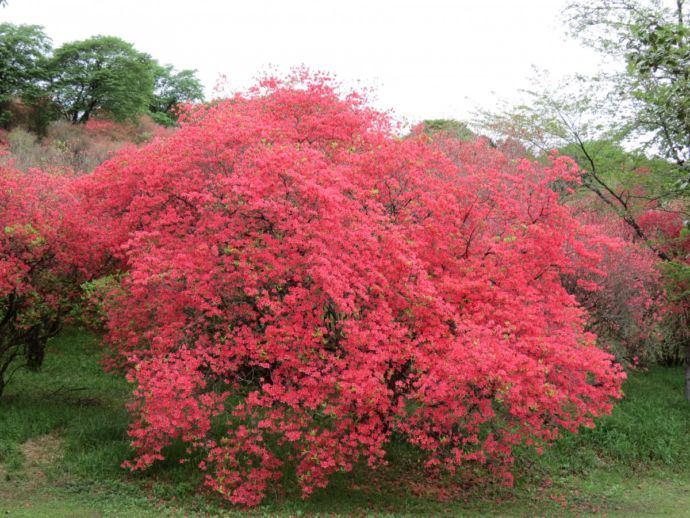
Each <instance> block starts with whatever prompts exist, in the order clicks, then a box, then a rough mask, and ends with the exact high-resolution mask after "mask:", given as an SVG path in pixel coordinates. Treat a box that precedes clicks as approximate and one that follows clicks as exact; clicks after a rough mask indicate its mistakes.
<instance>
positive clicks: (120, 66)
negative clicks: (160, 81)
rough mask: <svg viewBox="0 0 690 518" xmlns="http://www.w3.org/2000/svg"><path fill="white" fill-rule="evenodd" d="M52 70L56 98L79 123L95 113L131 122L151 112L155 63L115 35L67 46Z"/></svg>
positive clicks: (57, 54)
mask: <svg viewBox="0 0 690 518" xmlns="http://www.w3.org/2000/svg"><path fill="white" fill-rule="evenodd" d="M49 69H50V73H51V91H52V93H53V97H54V100H55V101H56V102H57V104H58V105H59V106H60V107H61V110H62V113H63V115H64V116H65V118H67V119H68V120H70V121H72V122H73V123H75V124H76V123H80V122H86V121H87V120H89V118H90V117H91V116H92V115H93V114H94V113H96V112H99V113H103V114H106V115H107V116H108V117H110V118H112V119H115V120H125V119H131V118H133V117H135V116H136V115H138V114H140V113H145V112H146V111H147V108H148V105H149V101H150V99H151V97H152V95H153V82H154V69H155V62H154V61H153V60H152V59H151V57H150V56H148V55H147V54H144V53H142V52H139V51H137V50H136V49H135V48H134V47H133V46H132V44H130V43H127V42H126V41H123V40H121V39H120V38H116V37H113V36H95V37H93V38H89V39H87V40H83V41H76V42H72V43H66V44H65V45H63V46H62V47H60V48H58V49H57V50H56V51H55V53H54V55H53V57H52V59H51V60H50V63H49Z"/></svg>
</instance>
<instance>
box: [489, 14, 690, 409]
mask: <svg viewBox="0 0 690 518" xmlns="http://www.w3.org/2000/svg"><path fill="white" fill-rule="evenodd" d="M684 3H685V2H684V0H678V1H676V2H675V3H674V5H673V6H671V5H663V4H662V3H661V2H657V1H640V0H599V1H596V2H574V3H572V4H571V5H570V6H569V8H568V10H567V11H566V13H567V16H568V20H569V23H570V25H571V29H572V30H573V32H574V33H575V34H577V36H578V37H580V38H581V39H582V40H583V41H584V42H585V43H587V44H589V45H591V46H593V47H594V48H596V49H598V50H601V51H602V52H604V53H605V54H606V56H607V57H608V59H609V60H610V63H609V66H608V68H609V69H613V70H615V68H616V64H618V66H619V70H618V71H615V72H607V73H603V74H599V75H598V76H596V77H594V78H583V77H577V78H575V79H576V80H577V81H572V80H571V88H570V89H569V88H568V87H567V86H563V85H558V86H556V87H554V86H553V85H552V86H551V87H547V88H544V89H543V90H538V91H533V92H528V94H529V102H528V103H526V104H523V105H520V106H516V107H509V108H508V109H506V110H504V111H503V112H502V113H499V114H493V113H484V114H482V116H481V117H480V120H479V125H481V126H483V127H485V128H488V129H489V130H493V131H495V132H496V133H498V134H502V135H504V136H509V137H511V138H518V139H521V141H522V142H524V143H525V144H527V145H528V146H529V147H530V148H531V149H532V150H533V151H535V152H536V153H539V152H541V153H544V152H546V151H547V150H548V149H551V148H558V149H561V150H562V151H564V152H567V153H568V154H570V155H572V156H573V157H575V158H576V159H577V160H578V162H579V163H580V165H581V166H582V167H583V168H584V169H585V171H586V173H585V175H584V176H583V186H584V187H585V188H586V189H588V190H589V191H590V192H591V193H593V194H594V195H595V196H596V197H597V199H598V200H599V201H600V202H601V203H602V205H603V206H604V207H605V208H606V209H603V210H607V211H608V212H610V213H613V214H615V215H616V216H617V217H619V218H620V219H621V220H622V221H624V222H625V223H626V224H627V225H628V226H629V228H630V229H631V230H632V231H633V234H632V236H631V238H632V239H633V240H640V241H643V242H644V243H646V245H647V246H648V247H649V248H650V249H651V250H653V251H654V253H655V254H656V255H657V256H658V258H659V259H660V260H661V261H662V263H663V265H664V268H665V270H667V271H668V272H672V274H669V275H667V281H668V286H669V298H670V301H671V303H672V305H673V313H674V314H675V315H680V317H679V318H677V319H675V322H676V324H674V325H676V327H677V326H678V325H680V326H683V325H684V324H683V322H687V321H688V316H689V315H690V303H689V300H688V291H687V285H688V283H689V282H690V275H688V272H689V271H690V268H688V262H689V259H690V255H688V250H687V249H686V242H687V239H686V237H684V235H685V234H684V233H687V231H688V230H687V225H688V224H687V222H688V220H690V213H689V209H688V199H687V195H688V193H689V192H688V178H689V176H688V175H689V173H690V170H689V169H688V157H689V156H690V117H689V114H690V111H689V110H690V82H689V81H688V77H690V60H689V59H688V57H690V39H689V33H688V27H687V24H686V20H685V14H684ZM572 86H575V87H576V88H575V89H573V88H572ZM629 150H634V151H632V152H630V151H629ZM652 158H653V159H654V160H652ZM645 161H646V162H647V163H646V164H643V162H645ZM684 227H685V228H684ZM671 335H673V336H681V337H682V336H684V337H685V338H683V340H681V341H683V342H684V347H685V351H686V353H685V354H686V366H687V367H686V392H687V397H688V399H689V400H690V341H689V338H690V337H688V336H687V333H677V332H676V331H674V330H670V331H669V336H671Z"/></svg>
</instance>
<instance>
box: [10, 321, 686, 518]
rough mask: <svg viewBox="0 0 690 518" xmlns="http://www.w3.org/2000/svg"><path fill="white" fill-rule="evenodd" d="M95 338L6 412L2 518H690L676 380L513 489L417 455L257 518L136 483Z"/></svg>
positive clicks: (15, 398)
mask: <svg viewBox="0 0 690 518" xmlns="http://www.w3.org/2000/svg"><path fill="white" fill-rule="evenodd" d="M97 358H98V346H97V344H96V343H95V341H94V340H93V338H91V337H90V336H89V335H88V334H85V333H83V332H80V331H74V330H72V331H68V332H65V333H64V334H63V335H62V336H61V337H59V338H58V339H56V340H55V341H54V342H53V343H52V344H51V346H50V350H49V351H48V354H47V356H46V363H45V366H44V368H43V370H42V371H41V372H40V373H38V374H34V373H28V372H21V373H20V374H18V375H17V377H16V378H15V379H14V380H13V381H12V383H11V384H10V386H9V387H8V389H7V391H6V394H5V395H4V396H3V399H2V400H0V516H41V517H43V516H46V517H51V516H56V517H57V516H60V517H63V516H70V517H91V516H94V517H96V516H123V517H125V516H127V517H131V516H143V517H145V516H218V515H223V516H233V515H238V516H239V515H242V516H246V515H247V514H249V515H254V516H316V515H320V516H332V515H346V516H348V515H350V516H404V515H417V516H419V515H422V516H431V515H435V516H626V517H627V516H644V517H646V516H671V517H686V516H687V517H690V406H689V405H688V404H687V403H686V402H685V400H684V399H683V385H682V384H683V378H682V373H681V371H680V369H661V368H658V369H653V370H651V371H649V372H646V373H636V374H634V375H632V377H631V378H630V379H629V380H628V381H627V382H626V385H625V392H626V398H625V400H623V401H622V402H621V403H620V404H619V405H618V406H617V407H616V410H615V411H614V413H613V415H611V416H610V417H607V418H605V419H602V420H600V421H599V422H598V423H597V428H595V429H593V430H583V431H582V433H581V434H579V435H574V436H569V437H565V438H563V439H561V440H560V441H559V442H558V443H557V444H556V445H555V446H554V447H553V448H551V449H549V450H547V451H546V452H545V453H544V455H542V456H541V457H535V456H534V455H533V454H524V455H521V456H520V457H519V459H518V461H517V465H516V469H515V475H516V486H515V487H514V488H510V489H506V488H499V487H493V486H492V487H488V488H487V487H469V488H458V487H457V486H455V485H452V484H449V483H448V482H447V481H446V482H443V481H430V480H428V478H427V477H425V475H424V474H423V473H422V472H421V471H420V470H419V460H418V459H417V456H416V455H415V454H414V452H413V451H412V450H410V449H408V448H405V447H403V446H402V445H395V444H394V445H392V446H391V448H390V452H389V453H390V460H391V464H390V465H389V466H387V467H386V468H384V469H382V470H380V472H379V473H377V474H376V477H375V478H374V479H371V478H369V473H368V472H367V471H366V470H356V471H355V472H354V473H351V474H343V475H341V476H339V477H336V478H334V479H333V482H332V484H331V485H330V486H329V487H328V488H327V489H326V490H323V491H321V492H319V493H317V494H315V495H314V496H313V497H312V498H311V499H309V500H307V501H303V500H301V499H300V497H299V492H298V490H297V485H296V483H295V482H294V481H286V483H285V485H284V486H283V487H280V488H276V490H275V491H274V492H273V493H272V494H271V495H270V497H269V498H268V499H267V502H266V503H265V505H263V506H261V507H260V508H259V509H256V510H252V511H249V513H247V512H244V511H241V510H238V509H233V508H231V507H229V506H227V505H225V504H223V503H222V502H220V501H218V500H217V499H215V498H212V497H209V495H203V494H199V493H198V485H199V482H200V479H199V475H198V473H196V471H195V469H194V467H193V466H189V465H185V466H180V465H179V464H177V463H176V462H174V461H170V462H168V463H164V464H162V465H160V466H158V467H156V468H155V469H153V470H151V471H150V472H148V473H145V474H142V475H131V474H128V473H127V472H125V471H123V470H121V469H120V468H119V465H120V463H121V462H122V460H124V459H126V458H127V457H128V455H130V451H129V446H128V439H127V436H126V433H125V432H126V427H127V422H128V416H127V412H126V411H125V409H124V406H123V404H124V402H125V401H126V399H127V396H128V393H129V387H128V386H127V383H125V382H124V381H123V380H121V379H117V378H113V377H111V376H109V375H107V374H104V373H103V372H102V370H101V368H100V367H99V365H98V363H97Z"/></svg>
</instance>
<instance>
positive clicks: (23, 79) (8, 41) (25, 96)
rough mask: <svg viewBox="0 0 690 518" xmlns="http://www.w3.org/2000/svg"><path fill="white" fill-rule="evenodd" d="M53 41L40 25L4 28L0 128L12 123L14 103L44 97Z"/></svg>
mask: <svg viewBox="0 0 690 518" xmlns="http://www.w3.org/2000/svg"><path fill="white" fill-rule="evenodd" d="M50 50H51V42H50V38H48V36H46V35H45V33H44V32H43V29H42V28H41V27H39V26H37V25H14V24H11V23H2V24H0V125H2V126H4V127H8V126H9V125H10V124H11V122H12V111H11V109H10V108H11V103H12V102H13V101H15V100H16V99H18V98H19V99H22V100H23V101H25V102H29V103H31V102H33V101H35V100H36V99H37V98H39V97H41V93H42V92H43V86H44V85H45V79H46V66H45V65H46V56H47V54H48V53H49V52H50Z"/></svg>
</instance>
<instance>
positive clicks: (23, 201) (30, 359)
mask: <svg viewBox="0 0 690 518" xmlns="http://www.w3.org/2000/svg"><path fill="white" fill-rule="evenodd" d="M60 183H61V182H60V180H59V179H58V178H53V177H49V176H47V175H45V174H43V173H41V172H39V171H34V172H32V173H31V174H24V173H21V172H18V171H16V170H13V169H11V168H9V167H4V166H0V207H2V212H0V228H2V233H1V234H0V394H2V391H3V389H4V388H5V386H6V384H7V382H8V381H9V379H10V378H11V376H12V374H13V372H14V371H15V370H16V369H18V368H20V367H24V366H26V367H28V368H29V369H32V370H37V369H38V368H39V367H40V366H41V363H42V362H43V354H44V350H45V345H46V341H47V340H48V338H50V337H51V336H53V335H55V334H56V333H57V331H58V330H59V329H60V325H61V322H62V318H63V316H64V307H63V305H64V300H63V298H64V296H65V289H64V286H63V282H64V278H65V276H66V275H67V274H68V273H69V272H68V271H66V269H65V268H64V263H63V261H62V259H63V258H62V256H61V255H62V252H61V251H60V250H59V249H58V247H59V240H60V232H59V229H58V228H57V227H56V224H57V222H58V221H59V218H60V216H59V212H58V211H57V210H56V203H57V202H58V200H57V199H56V198H57V195H58V194H57V193H58V191H59V187H60Z"/></svg>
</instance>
